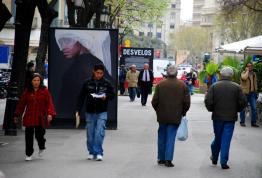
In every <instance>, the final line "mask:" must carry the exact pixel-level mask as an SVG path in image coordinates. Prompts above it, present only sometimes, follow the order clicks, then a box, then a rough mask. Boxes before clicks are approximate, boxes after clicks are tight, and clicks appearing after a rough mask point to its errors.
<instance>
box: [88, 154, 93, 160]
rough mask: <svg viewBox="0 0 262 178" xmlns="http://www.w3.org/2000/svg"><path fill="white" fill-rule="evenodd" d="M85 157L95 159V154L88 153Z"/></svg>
mask: <svg viewBox="0 0 262 178" xmlns="http://www.w3.org/2000/svg"><path fill="white" fill-rule="evenodd" d="M87 159H88V160H92V159H95V156H94V155H91V154H89V155H88V156H87Z"/></svg>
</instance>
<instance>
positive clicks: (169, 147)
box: [157, 124, 178, 161]
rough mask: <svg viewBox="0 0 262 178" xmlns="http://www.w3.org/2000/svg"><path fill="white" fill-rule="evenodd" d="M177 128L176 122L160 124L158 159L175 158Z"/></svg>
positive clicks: (170, 159)
mask: <svg viewBox="0 0 262 178" xmlns="http://www.w3.org/2000/svg"><path fill="white" fill-rule="evenodd" d="M177 129H178V125H175V124H159V128H158V155H157V159H158V160H169V161H172V160H173V156H174V149H175V140H176V132H177Z"/></svg>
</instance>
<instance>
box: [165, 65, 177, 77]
mask: <svg viewBox="0 0 262 178" xmlns="http://www.w3.org/2000/svg"><path fill="white" fill-rule="evenodd" d="M167 76H171V77H176V76H177V68H176V66H174V65H170V66H168V67H167Z"/></svg>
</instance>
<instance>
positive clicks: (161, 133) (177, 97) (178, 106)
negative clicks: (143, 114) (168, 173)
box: [151, 65, 190, 167]
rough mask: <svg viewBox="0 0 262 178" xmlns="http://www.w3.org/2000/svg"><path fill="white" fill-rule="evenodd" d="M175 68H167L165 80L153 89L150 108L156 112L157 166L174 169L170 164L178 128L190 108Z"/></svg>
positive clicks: (187, 96)
mask: <svg viewBox="0 0 262 178" xmlns="http://www.w3.org/2000/svg"><path fill="white" fill-rule="evenodd" d="M176 76H177V68H176V67H175V66H173V65H171V66H169V67H168V68H167V79H165V80H162V81H161V82H160V83H159V84H158V85H157V86H156V89H155V93H154V96H153V99H152V102H151V103H152V106H153V108H154V110H155V111H156V115H157V121H158V123H159V127H158V155H157V159H158V161H157V162H158V164H159V165H165V166H167V167H174V164H173V163H172V160H173V155H174V147H175V139H176V133H177V129H178V126H179V124H180V122H181V119H182V117H183V116H185V115H186V113H187V111H188V110H189V107H190V94H189V92H188V88H187V86H186V84H185V83H184V82H183V81H181V80H178V79H177V78H176Z"/></svg>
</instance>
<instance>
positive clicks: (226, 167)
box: [221, 164, 230, 169]
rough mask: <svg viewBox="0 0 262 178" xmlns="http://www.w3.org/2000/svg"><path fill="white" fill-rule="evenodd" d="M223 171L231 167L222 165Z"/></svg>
mask: <svg viewBox="0 0 262 178" xmlns="http://www.w3.org/2000/svg"><path fill="white" fill-rule="evenodd" d="M221 168H222V169H229V168H230V167H229V166H228V165H227V164H221Z"/></svg>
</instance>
